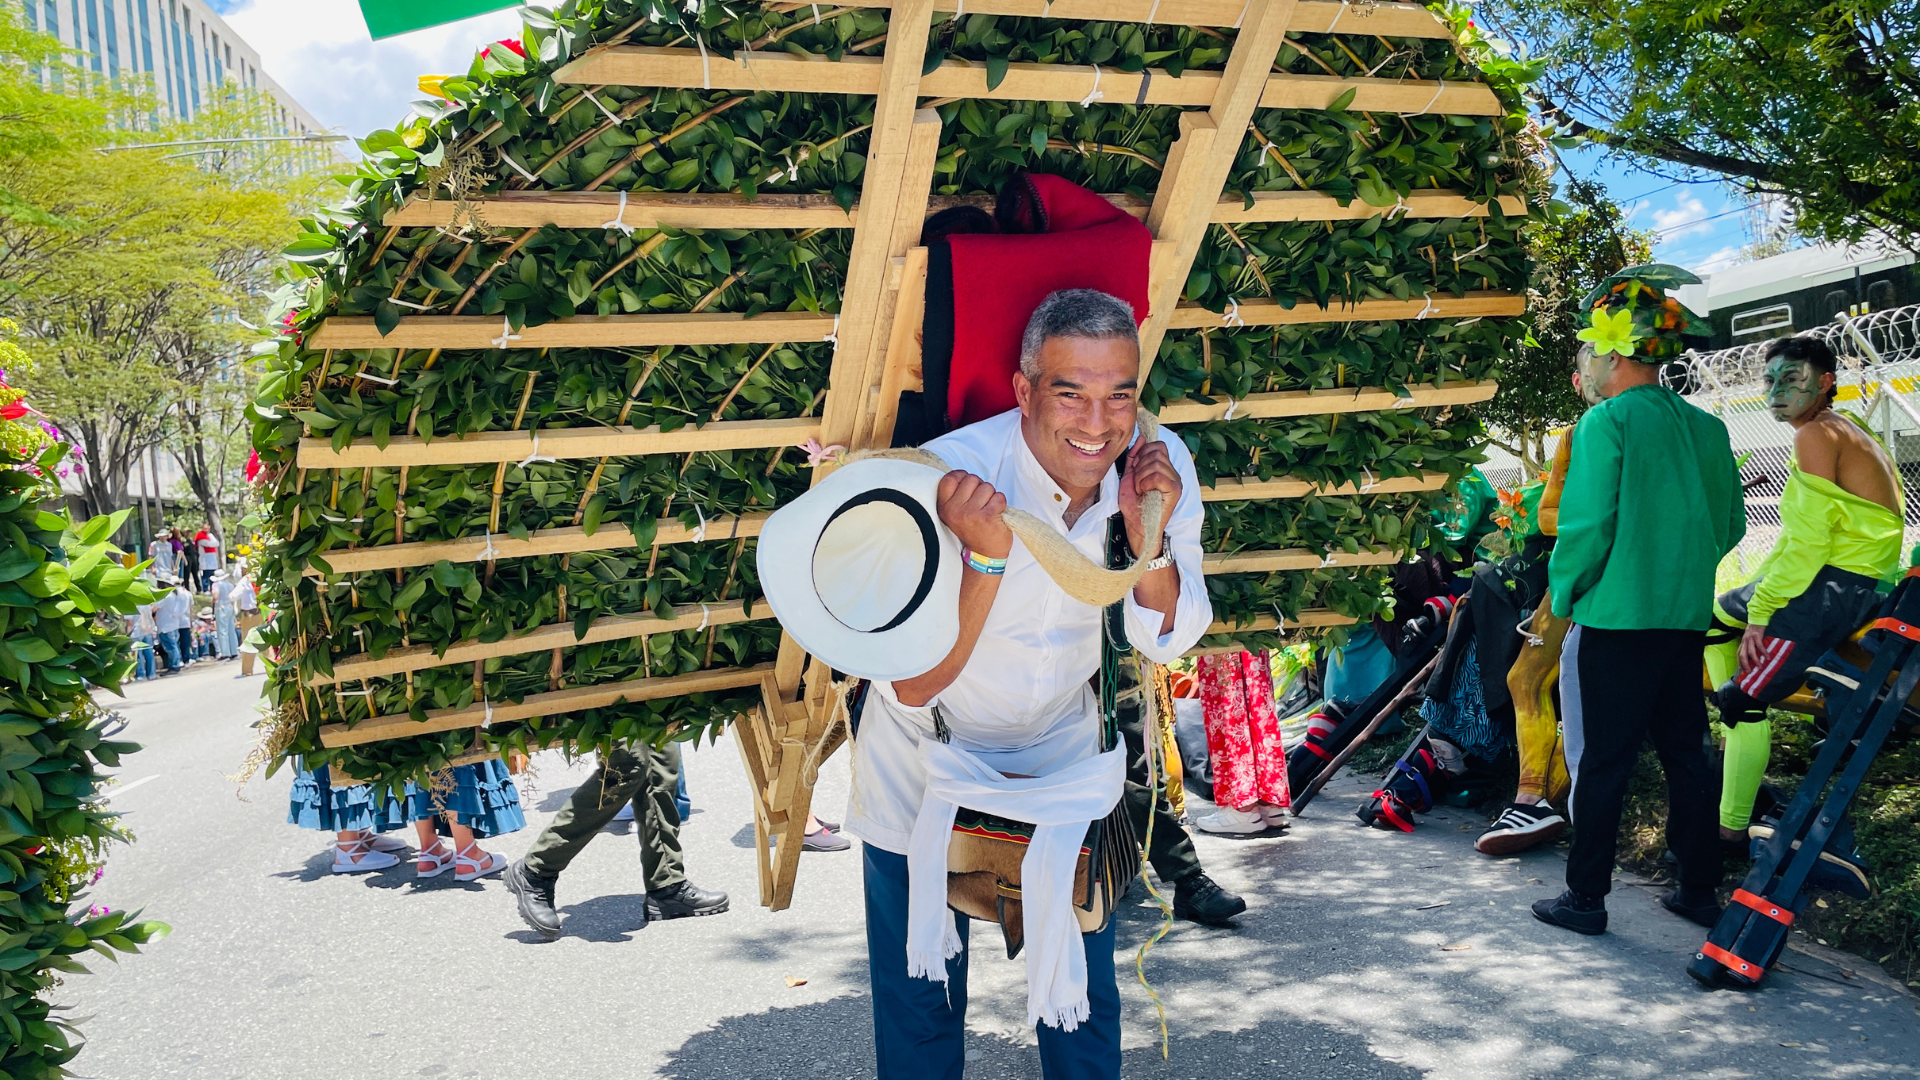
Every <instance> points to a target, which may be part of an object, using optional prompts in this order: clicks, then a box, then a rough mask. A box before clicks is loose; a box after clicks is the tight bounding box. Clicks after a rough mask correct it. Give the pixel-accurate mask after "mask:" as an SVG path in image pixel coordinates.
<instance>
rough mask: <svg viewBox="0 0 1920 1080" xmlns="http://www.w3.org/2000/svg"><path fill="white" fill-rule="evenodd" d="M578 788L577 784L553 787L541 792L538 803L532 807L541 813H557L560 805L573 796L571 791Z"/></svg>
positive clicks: (565, 803)
mask: <svg viewBox="0 0 1920 1080" xmlns="http://www.w3.org/2000/svg"><path fill="white" fill-rule="evenodd" d="M578 790H580V785H579V784H575V785H573V786H572V787H563V788H555V789H553V790H552V791H549V792H546V793H544V794H542V795H541V796H540V805H538V806H536V807H534V809H536V810H538V811H540V812H541V813H543V814H552V813H557V812H559V810H560V808H561V807H563V806H565V805H567V800H568V799H571V798H573V793H574V792H576V791H578Z"/></svg>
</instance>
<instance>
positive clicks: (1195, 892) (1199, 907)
mask: <svg viewBox="0 0 1920 1080" xmlns="http://www.w3.org/2000/svg"><path fill="white" fill-rule="evenodd" d="M1245 910H1247V902H1246V901H1245V900H1242V899H1240V898H1239V897H1237V896H1235V895H1233V894H1232V893H1230V892H1228V891H1227V890H1225V889H1223V888H1221V887H1220V886H1219V885H1217V884H1215V883H1214V880H1213V879H1212V878H1210V877H1208V876H1207V875H1205V874H1194V875H1192V876H1190V877H1185V878H1182V879H1180V880H1179V881H1176V882H1174V884H1173V914H1174V916H1175V917H1177V918H1181V919H1186V920H1187V921H1189V922H1197V923H1200V924H1202V925H1204V926H1225V927H1231V926H1233V917H1234V916H1235V915H1238V914H1240V913H1241V912H1243V911H1245Z"/></svg>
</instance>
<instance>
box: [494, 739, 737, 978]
mask: <svg viewBox="0 0 1920 1080" xmlns="http://www.w3.org/2000/svg"><path fill="white" fill-rule="evenodd" d="M679 773H680V744H679V743H671V742H670V743H668V744H667V745H666V747H665V748H664V749H658V750H656V749H654V748H653V747H652V746H651V745H649V744H647V743H644V742H637V743H634V744H632V745H631V746H616V747H614V748H613V749H612V750H609V751H606V752H605V753H603V754H601V755H600V763H599V766H598V767H597V768H595V769H594V770H593V775H591V776H589V777H587V779H586V782H585V783H583V784H581V785H580V786H579V787H577V788H575V789H573V795H572V796H570V797H569V798H568V799H567V805H565V806H563V807H561V808H560V812H559V813H558V814H556V815H554V818H553V821H552V822H551V823H550V824H548V826H547V827H546V828H545V829H543V830H541V833H540V835H539V836H538V837H536V838H534V841H533V847H532V848H531V849H530V850H529V851H528V852H527V854H526V856H525V857H524V858H522V859H521V860H520V861H519V862H516V863H514V864H513V865H512V866H510V867H508V868H507V872H506V876H505V878H504V880H505V882H506V885H507V889H508V890H509V891H511V892H512V893H513V894H514V898H515V903H516V904H517V906H518V907H519V910H520V918H521V919H522V920H524V921H525V922H526V924H527V925H528V926H530V927H532V928H533V929H534V931H535V932H536V933H538V934H540V935H541V936H542V937H545V938H547V939H548V940H552V939H554V938H557V937H559V936H560V913H559V911H558V909H557V908H556V907H555V906H554V891H555V887H556V885H557V884H558V881H559V877H560V874H561V873H562V872H563V871H565V870H566V868H567V867H568V866H569V865H570V864H571V863H572V862H573V860H574V858H575V857H576V856H578V855H579V854H580V852H581V851H583V850H585V848H586V846H587V844H588V843H589V842H591V841H592V840H593V838H594V837H595V836H597V835H599V833H600V830H601V829H603V828H605V827H606V825H607V823H608V822H610V821H612V820H613V818H614V815H615V814H618V813H619V812H620V808H621V806H623V805H625V804H628V803H631V804H632V805H633V823H634V835H635V836H636V837H637V838H638V839H639V841H640V870H641V874H642V877H643V878H644V880H645V882H646V886H647V918H649V919H679V918H686V917H689V916H698V915H718V914H720V913H721V912H723V911H725V910H727V905H728V900H727V894H726V893H723V892H720V891H718V890H715V889H702V888H700V887H699V886H697V885H695V884H694V883H693V882H691V881H688V880H687V875H686V857H685V854H684V853H683V852H682V851H681V848H680V811H679V809H678V808H677V807H676V806H675V805H674V795H675V792H676V789H677V788H678V786H679V781H678V777H679Z"/></svg>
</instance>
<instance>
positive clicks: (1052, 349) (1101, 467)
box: [1013, 337, 1140, 494]
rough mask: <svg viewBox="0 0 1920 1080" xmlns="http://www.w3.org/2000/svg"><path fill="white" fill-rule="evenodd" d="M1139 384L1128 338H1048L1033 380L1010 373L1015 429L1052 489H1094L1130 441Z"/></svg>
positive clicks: (1134, 349)
mask: <svg viewBox="0 0 1920 1080" xmlns="http://www.w3.org/2000/svg"><path fill="white" fill-rule="evenodd" d="M1139 379H1140V346H1139V343H1138V342H1137V341H1135V340H1134V339H1133V338H1085V337H1055V338H1048V339H1047V342H1046V344H1044V345H1042V346H1041V347H1040V375H1039V377H1038V378H1037V379H1035V380H1033V381H1032V382H1028V381H1027V378H1026V376H1024V375H1021V374H1019V373H1017V372H1016V373H1015V374H1014V376H1013V394H1014V397H1015V398H1016V399H1017V400H1018V401H1019V402H1020V417H1021V420H1020V430H1021V432H1022V434H1024V435H1025V436H1026V440H1027V446H1028V447H1029V448H1030V449H1032V451H1033V456H1034V457H1035V458H1036V459H1038V460H1039V462H1040V467H1041V468H1043V469H1045V470H1047V475H1049V476H1051V477H1053V479H1054V482H1055V483H1058V484H1059V485H1060V486H1061V487H1063V488H1067V489H1070V490H1072V491H1073V492H1075V493H1076V494H1077V493H1079V492H1081V491H1084V490H1086V489H1088V488H1091V487H1096V486H1098V485H1099V483H1100V481H1101V479H1102V478H1104V477H1105V476H1106V475H1107V470H1108V469H1109V468H1111V467H1112V466H1113V463H1114V460H1115V459H1116V458H1118V457H1119V456H1120V452H1121V451H1123V450H1125V449H1126V448H1127V444H1128V443H1129V442H1130V441H1131V440H1132V438H1133V426H1134V416H1135V410H1136V408H1137V406H1138V401H1139V385H1140V383H1139Z"/></svg>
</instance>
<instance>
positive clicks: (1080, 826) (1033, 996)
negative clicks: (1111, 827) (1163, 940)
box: [907, 739, 1127, 1031]
mask: <svg viewBox="0 0 1920 1080" xmlns="http://www.w3.org/2000/svg"><path fill="white" fill-rule="evenodd" d="M920 758H921V761H922V763H923V764H924V765H925V766H926V770H927V794H926V798H925V800H924V801H922V802H921V804H920V815H919V817H917V818H916V819H915V820H914V823H913V837H912V839H911V840H910V841H909V842H908V845H907V975H908V976H909V977H914V976H918V977H920V978H923V979H931V980H933V981H934V982H940V983H944V982H946V981H947V964H946V962H947V960H948V959H949V958H950V957H954V956H958V955H959V954H960V935H959V932H958V931H957V930H956V929H955V927H954V921H953V912H952V910H951V909H949V908H948V907H947V842H948V840H949V839H951V838H952V836H953V819H954V813H955V811H956V810H957V808H958V807H960V806H966V807H969V808H971V809H974V810H978V811H980V812H981V813H986V814H993V815H995V816H996V817H1004V818H1011V819H1012V820H1014V821H1027V822H1032V823H1033V825H1034V830H1033V842H1032V843H1030V844H1028V845H1027V853H1026V854H1025V855H1024V856H1022V857H1021V860H1020V886H1021V897H1020V899H1021V907H1022V914H1021V919H1022V926H1023V929H1024V933H1025V935H1026V952H1027V1022H1028V1023H1036V1024H1037V1023H1041V1022H1043V1021H1044V1022H1045V1023H1048V1024H1051V1025H1053V1026H1054V1027H1057V1028H1060V1029H1061V1030H1063V1031H1072V1030H1074V1029H1075V1028H1077V1027H1079V1026H1080V1022H1081V1021H1082V1020H1085V1019H1086V1018H1087V1017H1088V1015H1089V1013H1090V1009H1089V1007H1088V1005H1087V954H1086V949H1085V946H1084V945H1083V944H1082V943H1081V941H1080V923H1079V920H1077V919H1076V918H1075V917H1074V914H1073V875H1074V870H1075V868H1076V867H1077V866H1078V864H1079V861H1080V843H1081V841H1082V840H1084V839H1085V838H1086V835H1087V826H1088V825H1089V824H1090V823H1092V822H1094V821H1097V820H1099V819H1101V818H1104V817H1106V816H1107V814H1108V813H1109V812H1111V811H1112V810H1113V808H1114V806H1115V804H1117V803H1118V802H1119V801H1120V794H1121V790H1122V788H1123V786H1124V784H1125V782H1126V775H1127V762H1126V753H1125V748H1124V747H1123V746H1115V747H1114V748H1113V749H1112V750H1109V751H1107V752H1106V753H1104V754H1099V755H1096V756H1094V757H1090V758H1087V759H1085V760H1083V761H1079V762H1076V763H1075V764H1073V765H1070V766H1068V767H1067V768H1065V769H1062V770H1060V771H1059V772H1056V773H1054V774H1053V775H1051V776H1037V777H1031V778H1026V779H1009V778H1008V777H1005V776H1002V775H1001V774H1000V773H998V772H996V771H995V770H993V769H992V768H990V767H988V766H987V765H986V764H984V763H982V762H981V760H980V759H979V758H977V757H975V756H973V755H972V754H970V753H968V752H967V751H965V750H962V749H960V748H959V747H956V746H952V745H949V744H947V743H943V742H940V741H938V740H936V739H923V740H921V742H920Z"/></svg>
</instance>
